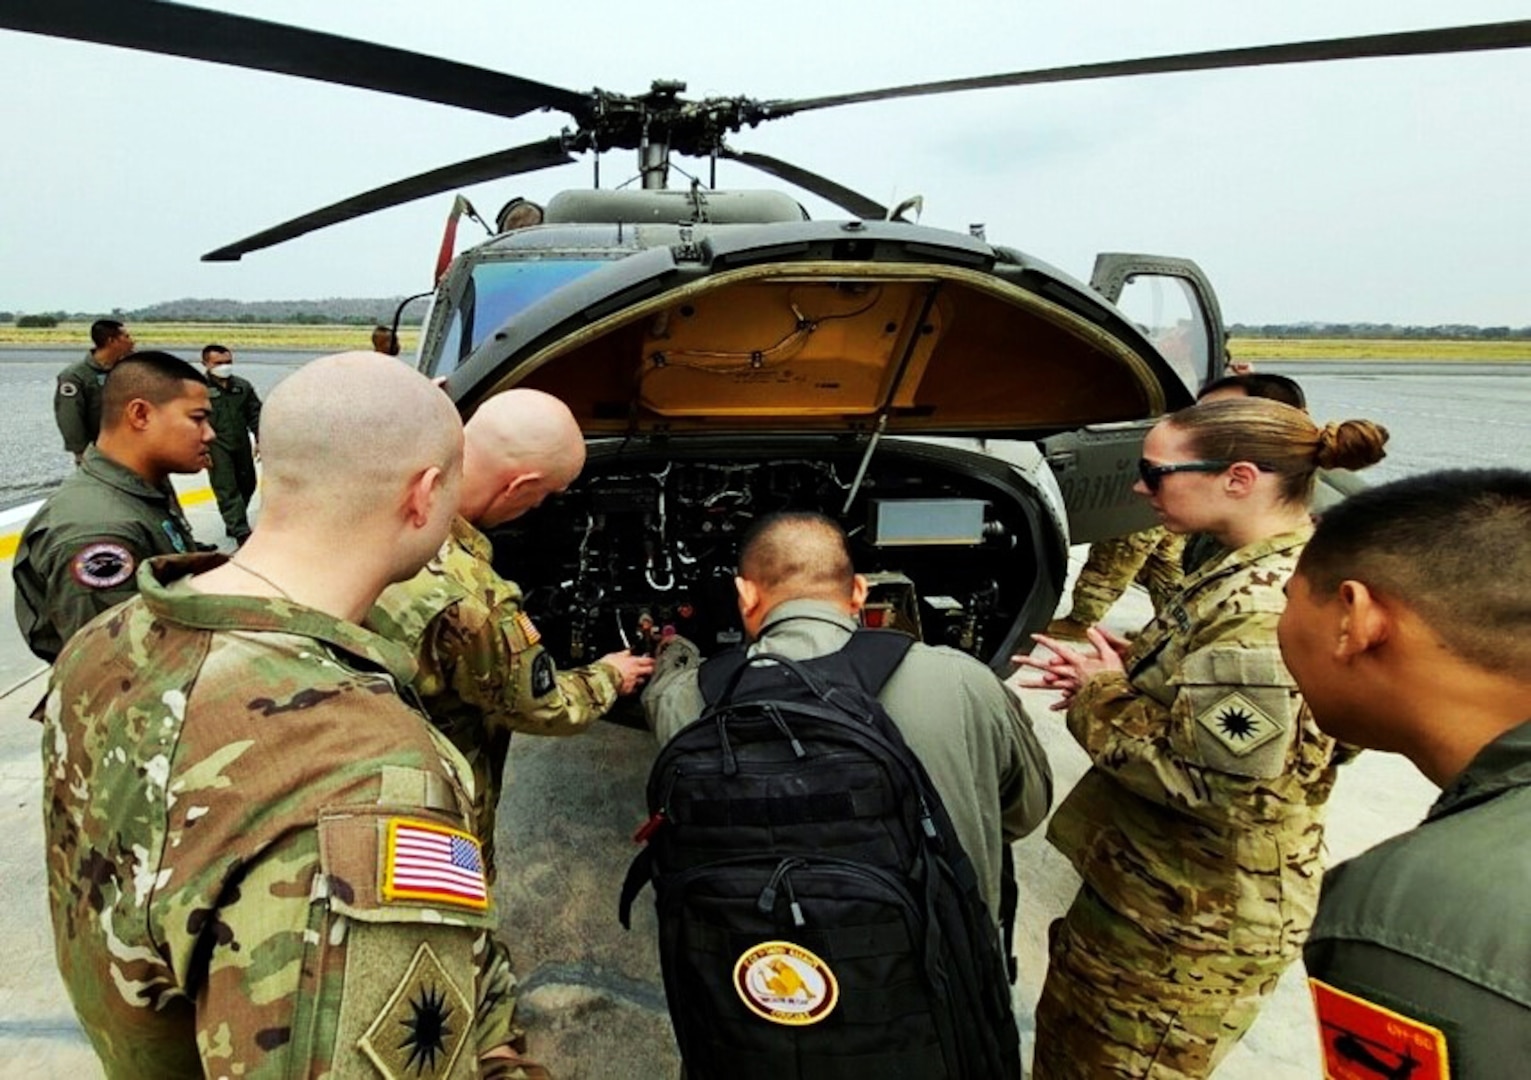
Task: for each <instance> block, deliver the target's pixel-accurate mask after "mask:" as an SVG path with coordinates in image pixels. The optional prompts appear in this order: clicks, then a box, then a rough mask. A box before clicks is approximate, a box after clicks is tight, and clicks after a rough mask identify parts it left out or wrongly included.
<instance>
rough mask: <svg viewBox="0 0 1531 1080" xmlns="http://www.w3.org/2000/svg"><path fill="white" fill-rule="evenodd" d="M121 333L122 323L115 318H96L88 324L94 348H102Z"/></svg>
mask: <svg viewBox="0 0 1531 1080" xmlns="http://www.w3.org/2000/svg"><path fill="white" fill-rule="evenodd" d="M120 333H122V324H121V323H120V322H118V321H117V320H116V319H97V320H96V321H95V322H93V323H91V324H90V341H91V344H92V345H94V346H95V347H96V348H98V349H100V348H104V347H105V346H106V344H107V342H109V341H111V340H112V339H113V338H114V337H116V336H117V335H118V334H120Z"/></svg>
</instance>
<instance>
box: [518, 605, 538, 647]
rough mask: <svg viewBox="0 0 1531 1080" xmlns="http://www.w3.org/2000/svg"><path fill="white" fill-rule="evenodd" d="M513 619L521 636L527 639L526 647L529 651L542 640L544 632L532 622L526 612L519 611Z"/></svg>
mask: <svg viewBox="0 0 1531 1080" xmlns="http://www.w3.org/2000/svg"><path fill="white" fill-rule="evenodd" d="M513 618H514V619H515V621H516V626H517V627H518V628H520V630H521V636H522V637H523V638H525V639H526V647H527V648H528V649H530V648H531V647H532V646H533V645H535V644H537V642H539V641H541V640H542V632H541V631H540V630H538V629H537V626H536V624H535V623H533V622H532V619H531V616H530V615H528V614H527V613H526V612H524V611H517V612H516V613H515V615H514V616H513Z"/></svg>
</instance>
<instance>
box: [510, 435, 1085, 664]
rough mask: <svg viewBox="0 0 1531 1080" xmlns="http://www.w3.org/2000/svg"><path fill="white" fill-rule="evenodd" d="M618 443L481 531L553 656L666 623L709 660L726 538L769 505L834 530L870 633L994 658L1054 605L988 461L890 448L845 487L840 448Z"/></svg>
mask: <svg viewBox="0 0 1531 1080" xmlns="http://www.w3.org/2000/svg"><path fill="white" fill-rule="evenodd" d="M709 441H710V440H709ZM618 443H619V441H615V440H614V441H613V443H605V444H601V443H598V444H596V445H595V446H594V447H593V448H592V449H593V452H592V454H591V457H590V460H589V462H588V463H587V465H586V467H585V471H584V474H583V475H582V476H581V477H580V479H579V480H578V481H577V482H576V483H575V484H574V485H573V486H571V488H570V489H569V491H567V492H566V493H564V494H563V495H560V496H557V497H555V498H554V499H550V500H549V501H548V502H547V503H545V504H544V505H543V507H542V508H541V509H540V510H538V512H537V513H536V514H535V515H531V516H529V517H528V518H525V519H522V520H519V521H516V522H512V523H511V524H510V525H508V526H506V527H504V528H503V529H501V530H497V531H496V532H495V534H494V536H493V540H494V547H495V562H496V564H497V565H498V566H499V567H500V568H501V569H502V571H503V572H504V573H506V574H507V575H509V576H512V577H514V578H515V579H516V580H518V581H519V582H521V584H522V587H523V588H524V589H525V590H526V597H527V599H526V603H527V610H528V613H529V614H530V615H531V616H532V618H533V619H534V620H535V621H536V623H537V626H538V629H539V630H540V631H541V634H542V640H543V643H544V644H545V645H546V646H547V647H548V648H549V649H550V650H551V651H552V652H553V654H554V657H555V658H556V659H557V660H558V661H559V662H560V663H564V664H584V663H589V662H590V661H592V660H594V659H596V658H598V657H600V656H603V655H605V654H606V653H608V652H611V651H614V650H617V649H626V648H638V649H640V650H646V649H650V648H652V646H653V645H654V644H655V642H656V641H657V639H658V637H659V635H661V634H662V633H663V632H664V630H665V628H666V627H673V628H674V629H675V630H676V631H677V632H678V633H680V634H683V635H684V636H686V637H688V638H690V639H691V640H693V641H695V642H696V643H697V645H698V646H699V647H700V648H701V649H702V651H703V653H704V654H709V655H710V654H711V653H713V652H716V651H717V650H719V649H722V648H726V647H727V646H729V645H731V644H733V643H736V642H738V641H740V640H742V628H741V624H740V621H739V616H738V608H737V600H736V598H735V593H734V583H733V575H734V570H735V566H736V564H737V561H738V551H739V544H740V541H741V540H742V539H743V536H744V534H745V533H746V532H747V531H748V529H749V527H750V526H751V525H752V524H753V523H754V522H755V521H756V520H758V519H759V518H760V517H761V516H763V515H765V514H769V513H772V512H776V511H782V510H806V511H817V512H819V513H823V514H825V515H826V516H828V517H831V518H833V519H835V520H837V521H839V522H840V523H841V525H842V526H843V527H844V528H845V530H846V532H847V534H848V536H849V538H850V544H851V554H852V558H853V560H854V563H855V565H856V568H857V570H858V571H860V572H862V573H865V574H868V575H869V576H870V577H871V579H872V591H871V597H870V601H869V603H868V605H867V609H866V616H865V618H866V621H867V623H868V624H869V625H874V626H884V627H895V628H901V629H904V630H907V631H908V632H910V633H913V634H915V635H916V636H918V637H921V638H923V639H924V640H925V641H927V642H930V643H931V644H938V645H949V646H951V647H953V648H957V649H960V650H962V651H964V652H967V653H970V654H972V655H974V656H976V657H979V658H980V659H982V660H984V661H985V662H993V663H996V664H1003V663H1004V662H1005V661H1006V658H1007V657H1009V655H1010V652H1011V650H1012V649H1013V647H1014V646H1015V645H1016V643H1017V642H1018V641H1019V639H1020V636H1021V634H1022V633H1023V631H1024V630H1025V629H1026V628H1027V627H1029V626H1036V625H1040V624H1041V622H1043V621H1045V620H1046V618H1047V616H1048V615H1049V614H1050V613H1051V611H1052V609H1053V606H1054V604H1055V603H1056V601H1057V586H1058V582H1059V581H1061V579H1062V570H1061V565H1060V564H1061V559H1062V552H1061V550H1057V549H1056V544H1054V543H1050V542H1048V540H1047V539H1046V538H1045V531H1044V528H1043V526H1042V520H1043V518H1042V512H1041V510H1040V507H1039V503H1038V501H1037V499H1036V496H1035V493H1034V492H1033V491H1032V490H1031V489H1030V488H1029V487H1028V486H1027V485H1026V483H1025V481H1023V480H1022V479H1021V478H1020V476H1019V475H1018V474H1017V473H1016V472H1015V471H1014V470H1013V469H1010V468H1009V467H1007V466H1004V465H1002V464H1001V463H999V462H997V461H995V460H994V459H993V458H989V457H986V456H983V455H981V454H978V453H973V452H970V451H966V450H961V449H956V448H953V447H951V446H934V445H930V444H928V443H922V442H909V441H905V440H898V439H889V440H885V441H884V442H883V443H882V445H881V446H880V447H879V449H878V453H877V454H876V455H875V456H874V457H873V458H872V459H871V461H870V463H869V466H868V468H867V471H866V474H865V476H864V477H863V478H862V482H861V484H860V485H859V486H857V485H856V484H855V478H856V475H857V471H858V466H859V464H860V461H861V452H860V448H859V447H857V446H856V445H854V444H853V443H851V442H850V441H849V440H843V439H825V438H822V437H819V438H813V439H809V440H800V441H796V442H793V441H790V440H787V441H783V440H774V441H772V442H771V444H770V445H768V446H758V447H756V448H755V451H754V452H753V453H751V452H740V451H738V450H737V449H733V450H731V451H730V452H729V453H728V455H727V456H726V457H725V456H723V455H722V454H721V453H720V452H719V449H720V448H717V447H714V446H705V447H703V446H698V447H692V448H689V449H687V450H686V451H683V452H679V453H676V454H673V455H666V454H662V453H656V452H652V451H645V452H641V453H634V452H632V450H631V448H630V447H629V448H627V449H622V448H620V446H619V445H614V444H618ZM847 503H848V504H849V505H847Z"/></svg>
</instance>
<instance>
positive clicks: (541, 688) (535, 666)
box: [532, 651, 558, 697]
mask: <svg viewBox="0 0 1531 1080" xmlns="http://www.w3.org/2000/svg"><path fill="white" fill-rule="evenodd" d="M557 688H558V670H557V669H556V668H555V667H554V666H553V658H552V657H551V656H549V655H548V654H547V652H545V651H544V652H540V653H538V654H537V659H535V660H533V661H532V697H547V696H548V695H549V694H551V693H552V692H553V691H554V690H556V689H557Z"/></svg>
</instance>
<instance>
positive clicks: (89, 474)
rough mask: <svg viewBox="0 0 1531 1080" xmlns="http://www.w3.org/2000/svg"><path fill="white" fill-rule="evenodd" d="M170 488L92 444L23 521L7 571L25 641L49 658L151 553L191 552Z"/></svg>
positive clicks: (130, 584)
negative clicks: (60, 481)
mask: <svg viewBox="0 0 1531 1080" xmlns="http://www.w3.org/2000/svg"><path fill="white" fill-rule="evenodd" d="M195 548H196V544H195V542H194V541H193V539H192V536H191V526H190V525H189V524H187V522H186V515H185V514H184V513H183V512H182V511H181V504H180V502H178V501H177V499H176V497H175V491H174V489H172V488H171V487H170V485H169V484H168V483H167V484H166V485H165V486H164V487H163V488H157V487H154V486H153V485H152V484H150V483H149V482H148V481H146V480H145V479H144V478H143V477H141V476H139V475H138V474H137V473H136V472H134V471H133V470H132V469H129V468H127V467H126V466H123V465H119V464H117V462H115V461H113V460H112V459H111V458H109V457H107V456H106V455H105V454H103V453H101V451H100V450H97V449H96V448H95V447H94V446H92V447H89V448H87V449H86V451H85V458H84V460H83V461H82V462H81V463H80V467H79V468H78V469H77V470H75V472H74V473H72V474H71V475H69V476H67V477H65V479H64V482H63V483H62V484H60V485H59V488H58V490H57V491H55V492H54V493H53V494H52V495H50V496H49V497H48V500H47V501H46V502H45V503H43V505H42V508H41V509H39V510H38V511H37V513H36V514H34V515H33V516H32V520H31V521H29V522H27V527H26V529H25V530H23V532H22V535H21V545H20V546H19V547H18V548H17V550H16V562H15V563H14V565H12V567H11V575H12V577H13V578H14V579H15V582H16V622H17V623H18V624H19V625H20V627H21V635H22V637H24V638H26V641H27V646H28V647H29V648H30V649H31V650H32V652H33V653H35V654H36V655H37V656H38V657H40V658H41V659H43V660H47V661H50V662H51V661H52V660H53V659H54V658H55V657H56V656H58V654H59V650H60V649H62V648H63V647H64V642H66V641H68V640H69V638H70V636H71V635H73V634H74V632H75V631H76V630H78V629H79V628H80V627H82V626H84V625H85V624H86V623H88V622H89V621H90V620H91V619H93V618H95V617H96V616H97V615H99V614H101V612H103V611H105V610H106V609H107V608H109V607H111V606H112V605H114V604H120V603H122V602H123V601H124V600H126V599H128V598H129V597H131V596H132V595H133V594H134V593H135V592H137V591H138V586H137V584H136V583H135V579H134V572H135V571H136V570H137V569H138V564H139V563H141V562H142V561H143V560H144V559H147V558H148V557H149V556H151V555H175V554H180V553H183V552H188V551H193V550H195Z"/></svg>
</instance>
